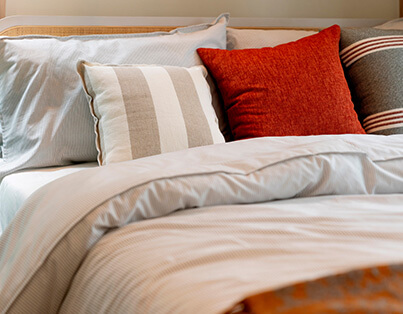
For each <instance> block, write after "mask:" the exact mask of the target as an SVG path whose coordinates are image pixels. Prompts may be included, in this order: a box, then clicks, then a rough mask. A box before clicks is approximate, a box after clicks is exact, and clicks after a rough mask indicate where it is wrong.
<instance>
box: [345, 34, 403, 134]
mask: <svg viewBox="0 0 403 314" xmlns="http://www.w3.org/2000/svg"><path fill="white" fill-rule="evenodd" d="M341 49H342V50H341V53H340V56H341V59H342V61H343V63H344V66H345V68H346V74H347V79H348V80H349V83H350V86H351V88H352V91H353V95H354V98H355V102H356V108H357V111H358V113H359V116H360V118H361V119H362V123H363V126H364V129H365V131H366V132H367V133H374V134H383V135H390V134H403V30H380V29H373V28H357V29H343V31H342V36H341Z"/></svg>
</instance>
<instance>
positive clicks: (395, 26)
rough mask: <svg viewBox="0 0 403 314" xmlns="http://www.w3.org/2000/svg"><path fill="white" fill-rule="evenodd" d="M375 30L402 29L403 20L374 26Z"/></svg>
mask: <svg viewBox="0 0 403 314" xmlns="http://www.w3.org/2000/svg"><path fill="white" fill-rule="evenodd" d="M375 28H378V29H403V18H399V19H394V20H391V21H388V22H386V23H383V24H381V25H378V26H375Z"/></svg>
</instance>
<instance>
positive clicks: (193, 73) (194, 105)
mask: <svg viewBox="0 0 403 314" xmlns="http://www.w3.org/2000/svg"><path fill="white" fill-rule="evenodd" d="M78 71H79V73H80V75H81V77H82V80H83V83H84V87H85V90H86V92H87V93H88V95H89V98H90V107H91V110H92V113H93V115H94V118H95V121H96V134H97V148H98V151H99V155H98V161H99V163H100V164H101V165H105V164H108V163H111V162H119V161H125V160H132V159H136V158H140V157H145V156H151V155H158V154H161V153H167V152H173V151H178V150H181V149H186V148H190V147H196V146H203V145H210V144H215V143H223V142H224V138H223V136H222V134H221V132H220V130H219V127H218V121H217V117H216V115H215V112H214V109H213V107H212V103H211V94H210V89H209V86H208V83H207V81H206V79H205V77H206V76H207V71H206V69H205V68H204V67H203V66H196V67H192V68H182V67H173V66H152V65H151V66H149V65H119V66H110V65H102V64H94V63H89V62H81V63H79V64H78Z"/></svg>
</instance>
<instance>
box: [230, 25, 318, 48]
mask: <svg viewBox="0 0 403 314" xmlns="http://www.w3.org/2000/svg"><path fill="white" fill-rule="evenodd" d="M316 33H318V32H317V31H306V30H294V29H268V30H262V29H236V28H231V27H228V28H227V49H228V50H233V49H246V48H263V47H275V46H278V45H281V44H286V43H288V42H291V41H295V40H298V39H301V38H303V37H306V36H310V35H313V34H316Z"/></svg>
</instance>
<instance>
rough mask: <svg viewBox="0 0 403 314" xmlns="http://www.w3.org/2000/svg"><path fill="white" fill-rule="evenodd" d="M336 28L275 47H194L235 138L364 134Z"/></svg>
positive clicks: (338, 30) (338, 32) (337, 28)
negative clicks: (222, 105) (211, 76)
mask: <svg viewBox="0 0 403 314" xmlns="http://www.w3.org/2000/svg"><path fill="white" fill-rule="evenodd" d="M339 40H340V27H339V26H337V25H334V26H332V27H329V28H327V29H325V30H323V31H321V32H320V33H318V34H315V35H312V36H309V37H306V38H303V39H300V40H298V41H296V42H291V43H288V44H284V45H280V46H277V47H275V48H261V49H244V50H231V51H227V50H221V49H208V48H200V49H198V50H197V52H198V53H199V55H200V57H201V59H202V60H203V62H204V64H205V66H206V67H207V68H208V70H209V71H210V73H211V74H212V75H213V77H214V78H215V80H216V82H217V85H218V87H219V89H220V92H221V94H222V96H223V99H224V107H225V111H226V112H227V115H228V120H229V123H230V127H231V131H232V133H233V136H234V139H245V138H251V137H260V136H286V135H318V134H343V133H362V134H364V133H365V132H364V130H363V129H362V127H361V125H360V122H359V121H358V118H357V114H356V113H355V111H354V106H353V103H352V101H351V95H350V90H349V88H348V85H347V82H346V80H345V78H344V73H343V68H342V66H341V62H340V58H339Z"/></svg>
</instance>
